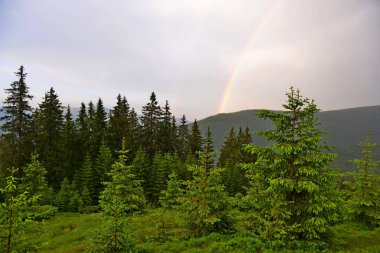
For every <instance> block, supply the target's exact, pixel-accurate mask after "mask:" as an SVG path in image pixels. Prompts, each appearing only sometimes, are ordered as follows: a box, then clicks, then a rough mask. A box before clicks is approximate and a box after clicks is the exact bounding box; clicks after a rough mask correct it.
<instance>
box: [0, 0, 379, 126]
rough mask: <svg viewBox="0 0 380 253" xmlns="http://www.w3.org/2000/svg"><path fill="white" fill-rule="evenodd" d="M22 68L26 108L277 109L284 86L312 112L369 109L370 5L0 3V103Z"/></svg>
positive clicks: (277, 0)
mask: <svg viewBox="0 0 380 253" xmlns="http://www.w3.org/2000/svg"><path fill="white" fill-rule="evenodd" d="M20 65H24V66H25V69H26V71H27V72H28V77H27V84H28V85H29V87H30V91H31V94H32V95H34V96H35V99H34V105H35V104H37V103H38V102H40V101H41V98H42V97H43V95H44V93H45V92H46V91H47V90H48V89H49V88H50V87H51V86H53V87H54V88H55V89H56V91H57V93H58V94H59V96H60V99H61V101H62V102H63V104H65V105H66V104H70V105H71V106H72V107H75V106H79V104H80V102H82V101H84V102H86V103H87V102H88V101H90V100H93V101H95V100H97V99H98V98H99V97H101V98H102V99H103V100H104V102H105V105H106V106H108V107H112V106H113V105H114V104H115V100H116V96H117V94H119V93H121V94H122V95H125V96H126V97H127V99H128V101H129V103H130V104H131V105H132V106H133V107H135V108H136V110H137V111H138V112H140V111H141V106H142V105H144V104H145V103H147V102H148V101H149V96H150V93H151V92H152V91H154V92H155V93H156V94H157V98H158V100H159V102H160V103H161V104H164V102H165V100H168V101H169V104H170V105H171V107H172V109H173V113H174V114H175V115H176V116H177V117H180V116H181V115H182V114H186V116H188V118H190V119H194V118H198V119H201V118H204V117H206V116H209V115H213V114H216V113H218V112H232V111H238V110H244V109H255V108H270V109H279V108H280V107H281V104H282V103H283V102H284V100H285V96H284V94H285V92H286V91H287V89H288V88H289V87H290V86H291V85H293V86H295V87H297V88H299V89H300V90H301V93H302V94H303V95H304V96H306V97H309V98H313V99H314V100H315V101H316V104H317V105H318V106H319V107H320V108H321V109H322V110H330V109H341V108H348V107H356V106H367V105H379V104H380V1H377V0H368V1H367V0H362V1H359V0H355V1H353V0H310V1H303V0H263V1H259V0H233V1H232V0H228V1H227V0H181V1H177V0H170V1H169V0H156V1H153V0H151V1H148V0H133V1H132V0H108V1H106V0H88V1H74V0H54V1H51V0H0V88H1V91H0V99H1V100H2V101H3V100H4V97H5V93H4V92H3V89H4V88H7V87H9V84H10V83H11V82H12V81H14V80H15V76H14V74H13V73H14V72H15V71H16V70H17V68H18V67H19V66H20Z"/></svg>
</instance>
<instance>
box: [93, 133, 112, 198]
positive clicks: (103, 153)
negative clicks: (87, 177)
mask: <svg viewBox="0 0 380 253" xmlns="http://www.w3.org/2000/svg"><path fill="white" fill-rule="evenodd" d="M113 162H114V161H113V156H112V152H111V150H110V149H109V147H108V146H107V145H106V142H105V141H104V140H103V142H102V144H101V146H100V148H99V155H98V157H97V158H96V162H95V176H96V186H95V193H96V194H95V195H96V196H99V194H100V192H101V191H103V184H102V182H105V181H108V180H109V179H110V178H108V175H107V174H108V173H109V172H110V171H111V166H112V164H113Z"/></svg>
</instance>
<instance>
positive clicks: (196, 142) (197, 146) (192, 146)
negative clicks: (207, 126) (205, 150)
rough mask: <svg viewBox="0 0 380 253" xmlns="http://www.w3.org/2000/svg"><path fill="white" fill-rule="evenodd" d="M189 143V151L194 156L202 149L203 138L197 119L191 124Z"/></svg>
mask: <svg viewBox="0 0 380 253" xmlns="http://www.w3.org/2000/svg"><path fill="white" fill-rule="evenodd" d="M187 143H188V145H189V152H190V154H191V155H192V156H195V153H196V152H198V151H201V150H202V144H203V139H202V135H201V130H200V129H199V125H198V122H197V120H194V122H193V124H192V125H191V132H190V135H189V137H188V140H187Z"/></svg>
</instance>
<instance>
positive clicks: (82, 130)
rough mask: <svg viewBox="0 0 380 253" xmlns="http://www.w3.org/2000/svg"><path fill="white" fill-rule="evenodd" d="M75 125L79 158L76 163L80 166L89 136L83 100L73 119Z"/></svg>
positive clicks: (86, 149)
mask: <svg viewBox="0 0 380 253" xmlns="http://www.w3.org/2000/svg"><path fill="white" fill-rule="evenodd" d="M75 126H76V130H77V132H78V156H79V157H80V158H81V159H80V161H79V164H78V168H82V164H83V159H84V157H85V155H86V152H87V151H88V147H89V138H90V130H89V126H88V115H87V108H86V104H85V103H83V102H82V103H81V106H80V109H79V114H78V117H77V118H76V120H75ZM78 168H77V169H78ZM74 176H75V174H74Z"/></svg>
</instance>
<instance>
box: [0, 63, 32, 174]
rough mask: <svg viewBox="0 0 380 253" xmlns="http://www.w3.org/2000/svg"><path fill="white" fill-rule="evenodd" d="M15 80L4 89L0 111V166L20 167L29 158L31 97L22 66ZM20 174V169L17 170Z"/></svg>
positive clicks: (30, 146)
mask: <svg viewBox="0 0 380 253" xmlns="http://www.w3.org/2000/svg"><path fill="white" fill-rule="evenodd" d="M15 74H16V76H17V77H18V80H17V81H14V82H13V83H12V84H11V87H10V88H8V89H5V93H6V94H8V96H7V97H6V99H5V101H4V102H3V103H4V105H3V107H2V109H1V110H2V111H3V112H4V115H3V116H2V117H1V118H0V121H1V122H2V124H1V128H0V129H1V139H2V148H1V149H0V151H1V153H0V154H1V159H0V160H1V162H0V166H1V167H3V168H8V167H11V166H15V167H17V168H21V167H23V166H24V165H25V163H26V162H27V160H28V159H29V154H30V151H31V149H32V145H31V144H32V142H31V136H30V134H31V130H32V128H31V127H32V107H31V106H30V105H29V101H30V100H31V99H32V98H33V96H31V95H30V94H29V87H28V86H27V85H26V83H25V77H26V75H27V73H25V71H24V67H23V66H20V68H19V70H18V72H16V73H15ZM19 173H20V174H19V175H18V176H20V175H21V174H22V171H19Z"/></svg>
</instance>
